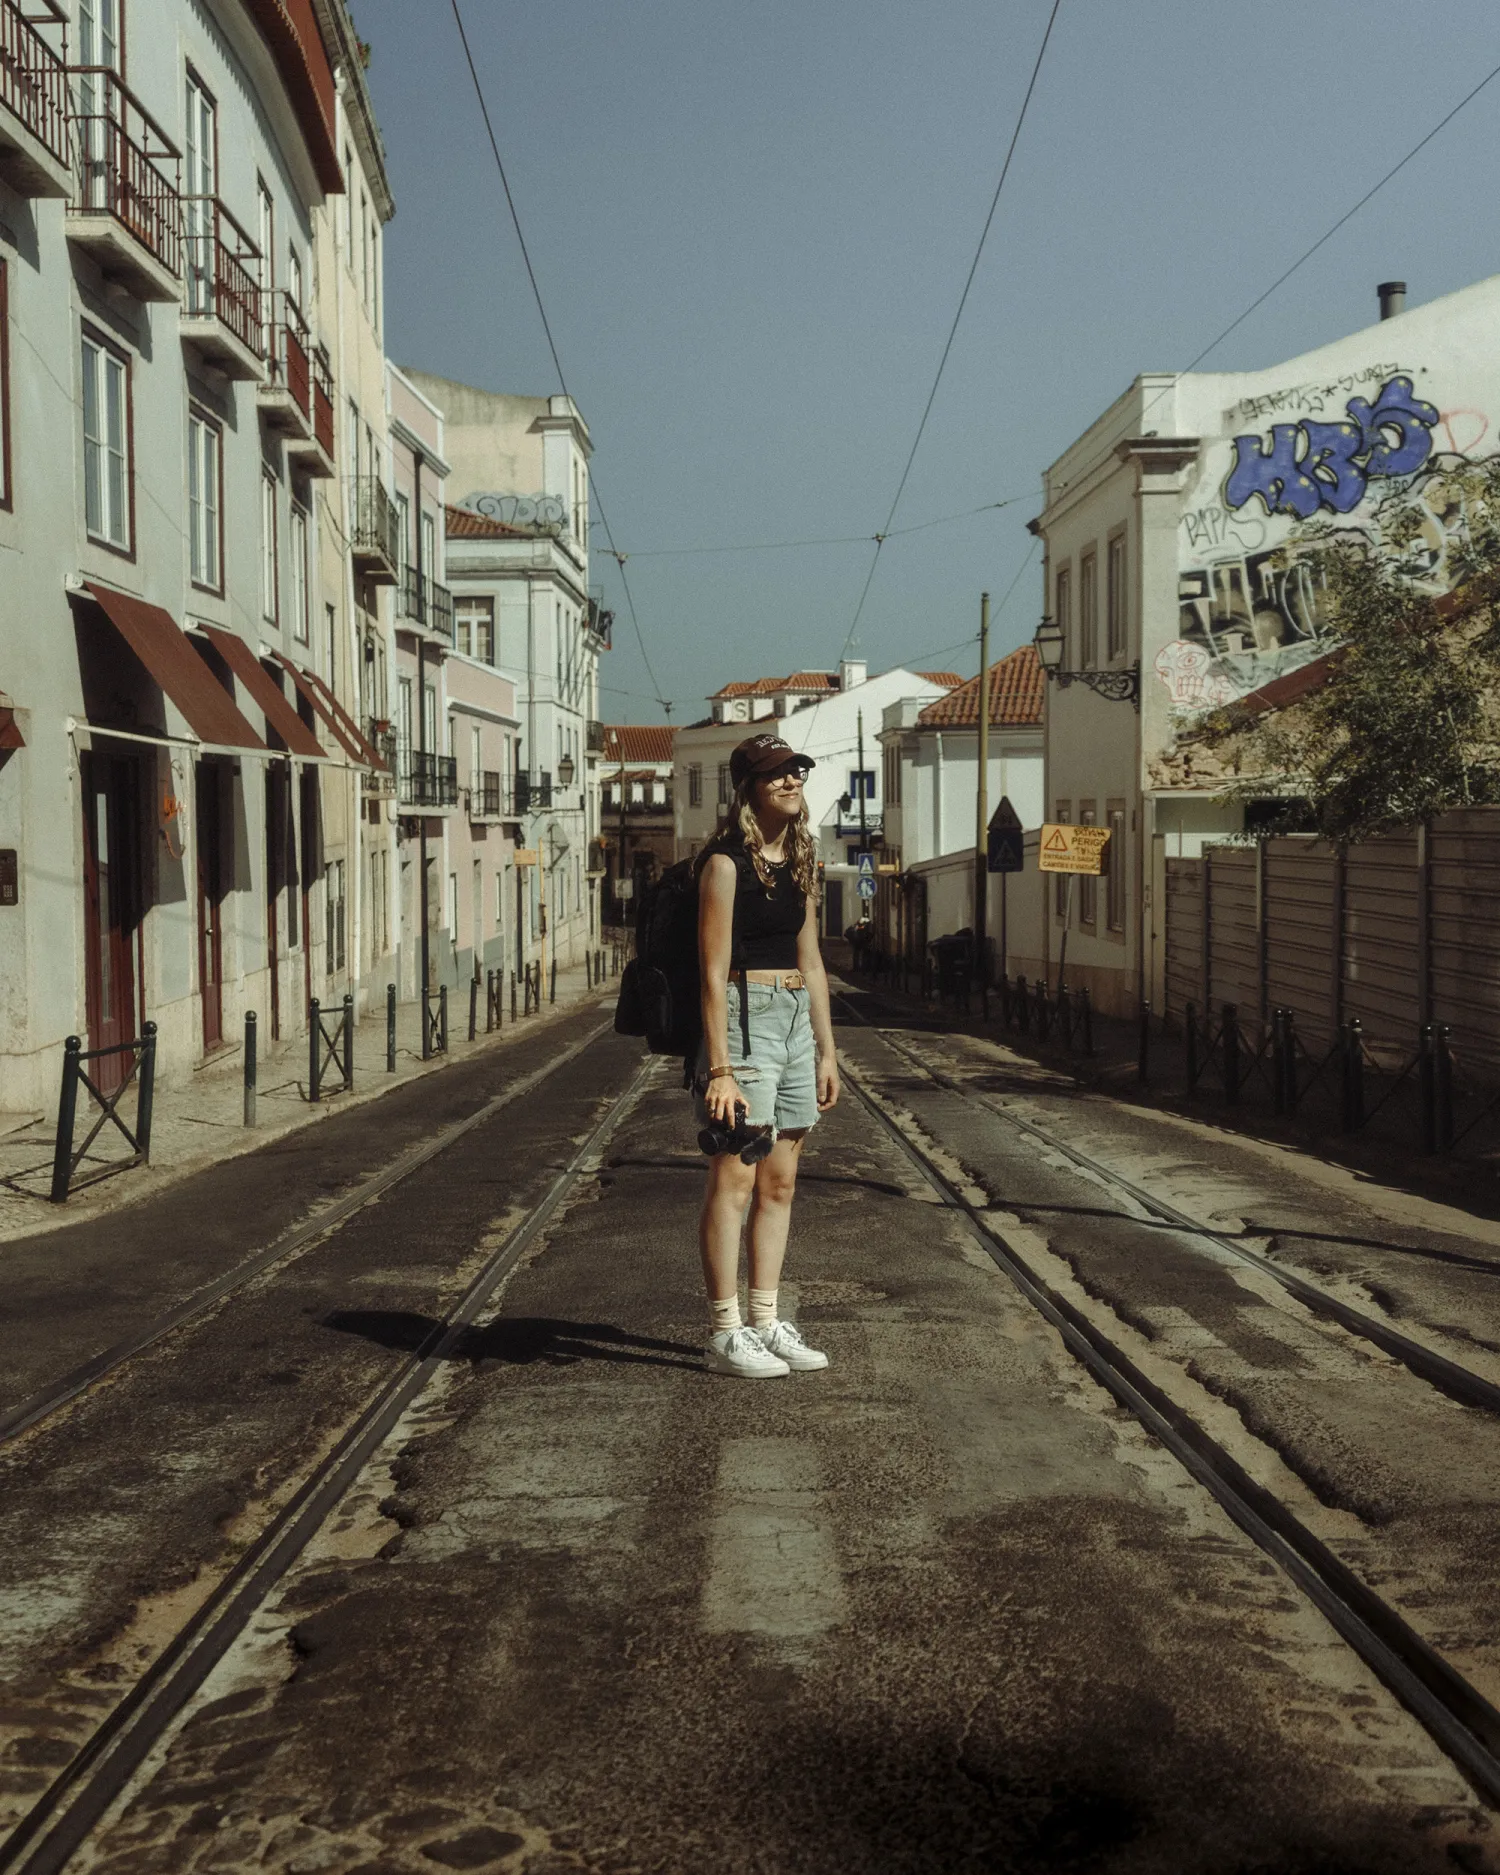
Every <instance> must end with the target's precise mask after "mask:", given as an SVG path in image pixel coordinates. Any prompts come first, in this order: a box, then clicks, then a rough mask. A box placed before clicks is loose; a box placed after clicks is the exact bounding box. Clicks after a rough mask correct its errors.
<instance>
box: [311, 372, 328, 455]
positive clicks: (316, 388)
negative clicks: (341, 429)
mask: <svg viewBox="0 0 1500 1875" xmlns="http://www.w3.org/2000/svg"><path fill="white" fill-rule="evenodd" d="M312 391H313V435H314V436H315V437H316V439H317V443H318V447H319V449H321V450H322V452H323V454H324V455H325V456H327V458H328V460H329V462H330V463H332V461H333V365H332V363H331V362H330V360H329V357H328V347H327V346H326V345H320V346H318V347H317V349H316V350H315V351H314V353H313V355H312Z"/></svg>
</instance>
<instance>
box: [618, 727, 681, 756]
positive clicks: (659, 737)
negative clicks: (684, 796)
mask: <svg viewBox="0 0 1500 1875" xmlns="http://www.w3.org/2000/svg"><path fill="white" fill-rule="evenodd" d="M675 733H676V732H675V731H674V730H673V729H671V728H670V727H669V726H668V725H667V724H665V723H624V724H621V725H618V726H617V725H615V724H606V725H605V730H604V758H605V760H606V761H611V762H618V761H622V760H623V761H626V762H670V761H671V759H672V737H673V735H674V734H675Z"/></svg>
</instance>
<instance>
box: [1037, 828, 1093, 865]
mask: <svg viewBox="0 0 1500 1875" xmlns="http://www.w3.org/2000/svg"><path fill="white" fill-rule="evenodd" d="M1108 841H1109V828H1108V827H1069V826H1067V825H1066V824H1062V823H1058V822H1049V823H1048V824H1047V825H1046V826H1044V827H1043V828H1042V838H1041V844H1040V846H1039V847H1038V849H1037V865H1038V866H1039V867H1040V869H1041V870H1042V871H1043V872H1086V873H1093V874H1095V875H1097V874H1098V873H1100V872H1102V871H1103V870H1104V848H1105V846H1106V845H1107V843H1108Z"/></svg>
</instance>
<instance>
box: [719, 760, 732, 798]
mask: <svg viewBox="0 0 1500 1875" xmlns="http://www.w3.org/2000/svg"><path fill="white" fill-rule="evenodd" d="M732 793H733V790H732V789H731V788H730V786H729V764H728V762H720V764H719V805H720V807H728V805H729V802H730V798H731V795H732Z"/></svg>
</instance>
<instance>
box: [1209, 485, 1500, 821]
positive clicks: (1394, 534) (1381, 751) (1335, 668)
mask: <svg viewBox="0 0 1500 1875" xmlns="http://www.w3.org/2000/svg"><path fill="white" fill-rule="evenodd" d="M1422 493H1423V498H1424V503H1425V505H1419V504H1417V503H1415V502H1411V501H1399V502H1394V503H1392V504H1390V505H1389V506H1388V507H1387V508H1385V509H1384V510H1383V511H1382V513H1381V515H1380V517H1379V526H1378V531H1377V534H1376V537H1375V538H1374V539H1373V540H1366V539H1364V538H1362V537H1358V536H1352V535H1350V534H1348V533H1338V532H1335V531H1334V529H1333V528H1332V527H1330V526H1329V525H1328V524H1326V523H1317V522H1313V523H1309V524H1308V525H1307V526H1306V527H1305V528H1303V529H1302V530H1300V532H1299V533H1298V534H1297V535H1296V536H1294V537H1293V539H1292V540H1291V541H1289V542H1288V543H1287V547H1286V549H1285V553H1286V556H1287V558H1288V559H1290V558H1291V557H1292V556H1293V555H1296V556H1297V557H1298V558H1303V557H1305V556H1306V555H1307V554H1308V553H1309V552H1312V553H1314V554H1315V555H1316V557H1317V559H1318V563H1319V568H1320V571H1321V572H1322V573H1323V574H1324V575H1325V576H1326V579H1327V594H1328V598H1327V605H1328V613H1327V616H1328V624H1329V627H1330V630H1331V632H1332V634H1333V635H1334V637H1335V638H1337V639H1338V640H1340V641H1341V643H1340V645H1339V648H1338V649H1336V650H1335V651H1334V652H1333V653H1332V654H1331V655H1330V657H1329V661H1328V671H1327V675H1326V677H1325V679H1324V681H1323V682H1322V683H1321V684H1320V685H1319V686H1318V687H1317V688H1316V689H1315V690H1313V691H1311V692H1310V693H1309V694H1308V695H1307V696H1305V697H1304V698H1302V699H1300V700H1299V701H1298V702H1297V703H1295V704H1293V705H1291V706H1290V707H1288V708H1287V709H1284V710H1282V711H1278V712H1275V713H1272V714H1268V715H1265V716H1262V717H1259V718H1249V717H1247V715H1246V714H1245V712H1243V711H1242V710H1238V709H1237V708H1236V707H1235V706H1233V705H1231V706H1230V707H1229V708H1227V709H1224V710H1220V711H1217V712H1216V713H1215V714H1214V715H1213V716H1212V717H1211V718H1210V719H1209V721H1208V722H1207V724H1206V725H1205V739H1206V740H1207V741H1208V742H1210V743H1211V744H1212V745H1214V746H1216V747H1218V748H1220V749H1222V751H1223V753H1224V754H1225V756H1226V758H1227V759H1228V760H1229V761H1230V763H1231V765H1232V766H1233V768H1234V770H1235V771H1236V773H1237V775H1238V777H1239V779H1237V780H1236V781H1235V783H1234V784H1233V785H1232V786H1231V787H1230V788H1229V789H1228V790H1227V793H1228V796H1229V798H1231V799H1236V798H1238V799H1249V798H1251V797H1252V796H1253V797H1254V798H1255V799H1257V800H1264V799H1265V797H1266V794H1267V792H1268V788H1274V789H1275V790H1276V791H1279V792H1283V793H1285V794H1286V795H1287V796H1288V797H1289V801H1288V813H1287V815H1286V816H1285V817H1284V822H1283V824H1285V825H1288V826H1290V825H1296V826H1297V827H1299V828H1304V829H1305V828H1307V827H1308V823H1309V815H1310V819H1311V823H1312V826H1313V828H1315V829H1316V831H1317V832H1319V833H1321V834H1322V835H1323V836H1324V837H1325V838H1327V839H1330V840H1333V841H1336V842H1338V843H1340V844H1343V843H1346V842H1349V841H1353V840H1359V839H1363V838H1365V837H1366V836H1368V835H1370V834H1372V833H1379V832H1382V831H1387V830H1390V829H1393V828H1397V827H1408V826H1411V825H1413V824H1414V823H1416V822H1418V821H1421V820H1424V819H1426V818H1427V817H1428V816H1430V815H1433V814H1438V813H1442V812H1443V811H1445V810H1446V809H1451V808H1458V807H1474V806H1480V805H1484V804H1488V803H1495V802H1500V605H1497V600H1500V459H1497V460H1494V461H1491V462H1489V463H1485V464H1480V465H1476V466H1473V467H1469V466H1460V467H1458V468H1456V469H1454V470H1453V471H1451V472H1450V473H1448V474H1445V475H1444V476H1442V477H1440V478H1433V479H1431V480H1429V481H1428V482H1427V483H1426V484H1425V486H1424V488H1423V491H1422ZM1438 510H1441V512H1442V514H1443V516H1444V519H1445V521H1446V523H1447V539H1448V545H1447V553H1446V561H1445V563H1444V564H1445V573H1446V576H1445V578H1444V579H1443V581H1442V585H1443V586H1446V588H1447V590H1446V591H1442V590H1435V588H1434V582H1433V567H1434V554H1435V548H1434V535H1435V523H1434V513H1435V512H1436V511H1438ZM1455 541H1456V544H1455ZM1270 830H1271V831H1275V830H1276V829H1275V828H1272V829H1270Z"/></svg>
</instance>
